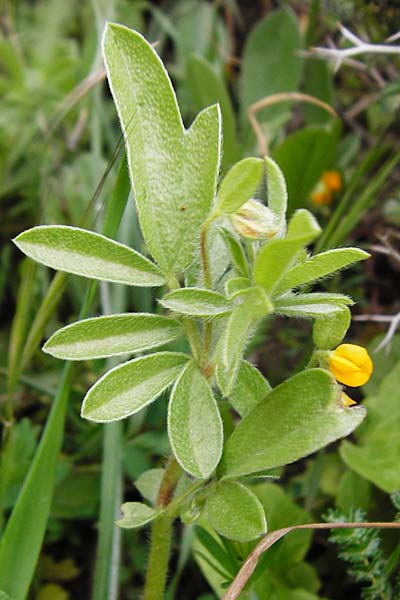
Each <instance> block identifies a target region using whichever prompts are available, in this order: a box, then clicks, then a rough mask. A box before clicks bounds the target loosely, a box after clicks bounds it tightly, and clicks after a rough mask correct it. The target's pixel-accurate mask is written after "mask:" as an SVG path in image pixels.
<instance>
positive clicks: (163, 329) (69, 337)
mask: <svg viewBox="0 0 400 600" xmlns="http://www.w3.org/2000/svg"><path fill="white" fill-rule="evenodd" d="M180 334H181V326H180V324H179V323H178V321H175V320H174V319H169V318H167V317H161V316H157V315H152V314H146V313H134V314H129V313H127V314H120V315H112V316H104V317H95V318H92V319H85V320H84V321H78V322H77V323H72V324H71V325H67V326H66V327H63V328H62V329H59V330H58V331H56V333H54V334H53V335H52V336H51V338H50V339H49V340H48V341H47V342H46V343H45V345H44V346H43V350H44V352H47V353H48V354H51V355H52V356H55V357H57V358H63V359H67V360H85V359H92V358H103V357H107V356H116V355H118V354H125V353H127V352H129V353H133V352H142V351H143V350H148V349H149V348H154V347H156V346H162V345H163V344H166V343H168V342H171V341H172V340H175V339H176V338H178V337H179V336H180Z"/></svg>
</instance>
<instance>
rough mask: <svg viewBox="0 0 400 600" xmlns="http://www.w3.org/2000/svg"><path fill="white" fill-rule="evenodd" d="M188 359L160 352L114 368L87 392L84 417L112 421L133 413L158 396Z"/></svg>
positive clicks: (181, 355)
mask: <svg viewBox="0 0 400 600" xmlns="http://www.w3.org/2000/svg"><path fill="white" fill-rule="evenodd" d="M188 360H189V356H187V355H186V354H179V353H176V352H157V354H150V355H149V356H143V357H140V358H135V359H134V360H131V361H128V362H126V363H124V364H123V365H119V366H118V367H115V368H114V369H111V370H110V371H108V372H107V373H106V374H105V375H103V377H101V378H100V379H99V380H98V381H97V382H96V383H95V384H94V385H93V386H92V387H91V388H90V390H89V391H88V393H87V394H86V396H85V398H84V400H83V404H82V413H81V414H82V417H84V418H85V419H89V420H90V421H95V422H96V423H110V422H111V421H117V420H119V419H124V418H125V417H128V416H129V415H133V414H134V413H136V412H138V411H139V410H141V409H142V408H144V407H145V406H147V405H148V404H150V402H153V401H154V400H155V399H156V398H158V396H159V395H160V394H161V393H162V392H163V391H164V390H165V389H166V388H167V387H168V386H170V385H171V384H172V383H173V382H174V381H175V379H176V378H177V377H178V376H179V374H180V372H181V371H182V369H183V367H184V366H185V364H186V363H187V361H188Z"/></svg>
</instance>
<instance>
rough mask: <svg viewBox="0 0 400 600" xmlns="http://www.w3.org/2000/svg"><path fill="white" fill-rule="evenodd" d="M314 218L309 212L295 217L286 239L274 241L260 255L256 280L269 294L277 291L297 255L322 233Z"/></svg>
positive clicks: (301, 212) (255, 267)
mask: <svg viewBox="0 0 400 600" xmlns="http://www.w3.org/2000/svg"><path fill="white" fill-rule="evenodd" d="M320 231H321V230H320V228H319V226H318V224H317V222H316V221H315V219H314V217H313V216H312V215H311V213H310V212H309V211H307V210H298V211H296V212H295V214H294V215H293V217H292V219H291V221H290V223H289V227H288V232H287V235H286V238H285V239H283V240H282V239H277V240H272V241H271V242H269V243H268V244H266V245H265V246H264V247H263V248H262V249H261V250H260V252H259V253H258V255H257V257H256V260H255V262H254V280H255V282H256V283H257V285H260V286H261V287H263V288H264V289H266V290H267V292H271V291H273V290H276V289H277V284H278V283H279V281H280V280H281V279H282V277H283V276H284V274H285V273H286V271H287V270H288V269H289V268H290V267H291V266H292V264H293V262H294V261H295V259H296V256H297V254H298V253H299V252H300V250H302V248H304V246H306V245H307V244H309V243H310V242H311V241H313V240H314V239H315V238H316V237H317V235H319V233H320Z"/></svg>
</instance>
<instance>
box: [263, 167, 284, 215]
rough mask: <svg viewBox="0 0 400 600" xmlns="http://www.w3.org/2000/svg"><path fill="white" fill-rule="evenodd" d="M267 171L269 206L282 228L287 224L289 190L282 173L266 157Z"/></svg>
mask: <svg viewBox="0 0 400 600" xmlns="http://www.w3.org/2000/svg"><path fill="white" fill-rule="evenodd" d="M264 160H265V166H266V169H267V188H268V206H269V208H270V209H271V210H272V212H273V213H274V215H275V216H276V219H277V222H278V224H279V225H280V227H283V225H284V224H285V215H286V209H287V198H288V194H287V189H286V182H285V178H284V176H283V173H282V171H281V170H280V168H279V166H278V165H277V164H276V162H275V161H274V160H272V158H269V157H268V156H266V157H265V159H264Z"/></svg>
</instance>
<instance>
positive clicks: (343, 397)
mask: <svg viewBox="0 0 400 600" xmlns="http://www.w3.org/2000/svg"><path fill="white" fill-rule="evenodd" d="M340 399H341V402H342V404H343V406H345V407H346V408H347V407H349V406H353V404H357V402H356V401H355V400H353V398H350V396H348V395H347V394H346V392H342V395H341V398H340Z"/></svg>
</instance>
